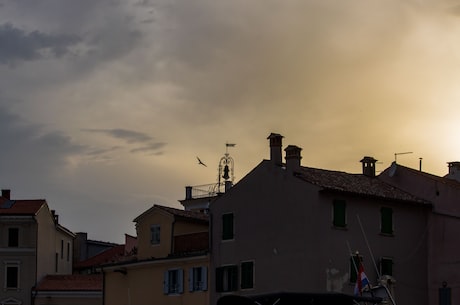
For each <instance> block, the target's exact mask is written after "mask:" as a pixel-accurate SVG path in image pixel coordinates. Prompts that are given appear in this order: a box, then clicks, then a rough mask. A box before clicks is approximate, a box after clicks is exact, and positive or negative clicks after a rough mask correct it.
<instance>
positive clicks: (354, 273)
mask: <svg viewBox="0 0 460 305" xmlns="http://www.w3.org/2000/svg"><path fill="white" fill-rule="evenodd" d="M362 262H363V256H362V255H360V254H354V255H351V256H349V259H348V265H349V271H350V272H349V274H350V276H349V278H348V281H349V282H350V284H355V283H356V281H357V280H358V270H357V269H359V265H360V264H361V263H362Z"/></svg>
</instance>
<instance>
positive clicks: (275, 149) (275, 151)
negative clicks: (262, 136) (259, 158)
mask: <svg viewBox="0 0 460 305" xmlns="http://www.w3.org/2000/svg"><path fill="white" fill-rule="evenodd" d="M267 139H269V140H270V160H271V161H272V162H273V163H274V164H275V165H280V166H281V165H282V164H283V160H282V158H283V157H282V155H281V147H282V146H283V136H282V135H280V134H278V133H271V134H270V135H269V136H268V138H267Z"/></svg>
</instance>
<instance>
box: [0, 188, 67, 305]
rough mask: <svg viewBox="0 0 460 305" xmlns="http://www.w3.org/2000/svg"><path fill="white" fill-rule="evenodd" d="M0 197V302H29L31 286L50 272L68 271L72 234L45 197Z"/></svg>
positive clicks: (60, 272)
mask: <svg viewBox="0 0 460 305" xmlns="http://www.w3.org/2000/svg"><path fill="white" fill-rule="evenodd" d="M10 194H11V192H10V190H2V194H1V197H0V236H1V237H0V283H1V287H0V289H1V290H0V304H2V305H3V304H30V303H31V296H32V294H31V292H32V288H33V287H35V286H36V285H37V283H38V282H40V280H41V279H42V278H43V277H45V276H46V275H50V274H71V273H72V253H73V249H72V248H73V239H74V237H75V235H74V234H73V233H72V232H70V231H69V230H67V229H66V228H65V227H63V226H62V225H60V224H59V218H58V215H56V214H55V212H54V211H52V210H50V209H49V207H48V204H47V203H46V200H44V199H34V200H18V199H11V198H10Z"/></svg>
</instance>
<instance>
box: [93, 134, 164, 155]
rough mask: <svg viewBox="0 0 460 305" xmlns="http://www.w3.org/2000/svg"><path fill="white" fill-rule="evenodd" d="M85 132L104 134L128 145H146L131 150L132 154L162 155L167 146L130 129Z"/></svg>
mask: <svg viewBox="0 0 460 305" xmlns="http://www.w3.org/2000/svg"><path fill="white" fill-rule="evenodd" d="M84 131H87V132H93V133H102V134H105V135H108V136H110V137H113V138H116V139H121V140H124V141H125V142H126V143H128V144H138V143H144V145H142V146H140V147H136V148H133V149H131V150H130V152H132V153H137V152H144V153H150V154H154V155H160V154H162V152H161V149H162V148H163V147H164V146H166V144H167V143H164V142H155V141H153V140H154V139H153V137H151V136H149V135H147V134H145V133H142V132H138V131H134V130H128V129H121V128H115V129H84ZM117 148H118V147H117Z"/></svg>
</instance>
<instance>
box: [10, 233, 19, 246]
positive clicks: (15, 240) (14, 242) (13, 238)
mask: <svg viewBox="0 0 460 305" xmlns="http://www.w3.org/2000/svg"><path fill="white" fill-rule="evenodd" d="M18 246H19V229H18V228H8V247H18Z"/></svg>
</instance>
